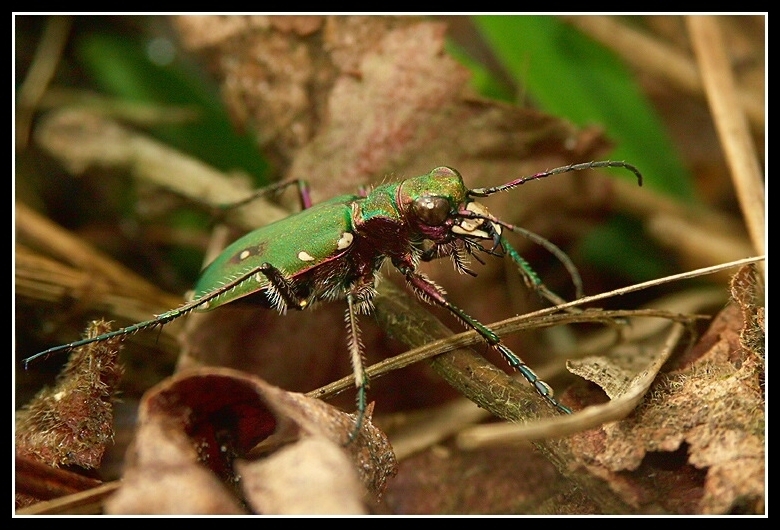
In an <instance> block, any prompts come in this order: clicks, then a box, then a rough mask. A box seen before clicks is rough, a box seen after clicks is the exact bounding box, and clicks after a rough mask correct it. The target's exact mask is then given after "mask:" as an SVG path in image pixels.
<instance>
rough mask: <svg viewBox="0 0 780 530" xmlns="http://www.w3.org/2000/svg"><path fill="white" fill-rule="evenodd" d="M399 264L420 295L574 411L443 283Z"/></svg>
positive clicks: (550, 399)
mask: <svg viewBox="0 0 780 530" xmlns="http://www.w3.org/2000/svg"><path fill="white" fill-rule="evenodd" d="M396 267H397V268H398V270H399V271H400V272H401V273H402V274H403V275H404V276H405V277H406V280H407V282H409V285H411V286H412V288H413V289H414V290H415V292H416V293H417V294H418V295H419V296H420V298H422V299H423V300H425V301H426V302H429V303H436V304H439V305H440V306H442V307H444V308H446V309H447V310H448V311H449V312H450V313H452V314H453V315H455V316H456V317H457V318H458V319H459V320H460V321H461V322H463V323H464V324H465V325H466V326H467V327H469V328H471V329H473V330H475V331H476V332H477V333H479V334H480V335H481V336H482V338H483V339H485V342H487V343H488V344H489V345H490V346H491V347H493V348H495V349H496V350H498V352H499V353H500V354H501V355H502V356H503V357H504V360H505V361H506V362H507V363H508V364H509V366H511V367H512V368H514V369H515V370H517V371H518V372H520V373H521V374H522V375H523V377H525V379H526V380H527V381H528V382H529V383H531V384H532V385H533V386H534V388H535V389H536V391H537V392H538V393H539V395H541V396H542V397H543V398H544V399H545V400H547V401H548V402H549V403H550V404H551V405H552V406H554V407H555V408H556V409H558V410H560V411H561V412H564V413H566V414H571V409H570V408H569V407H567V406H565V405H563V404H561V403H559V402H558V400H557V399H555V397H554V395H553V389H552V388H551V387H550V385H548V384H547V383H545V382H544V381H542V380H541V379H539V376H537V375H536V373H535V372H534V371H533V370H531V368H530V367H529V366H528V365H527V364H525V363H524V362H523V360H522V359H520V357H519V356H517V354H515V353H514V352H513V351H512V350H510V349H509V348H507V347H506V346H505V345H504V343H502V342H501V339H500V338H499V336H498V335H496V333H495V332H494V331H493V330H491V329H490V328H489V327H487V326H485V325H484V324H482V323H481V322H479V321H478V320H476V319H475V318H473V317H471V316H469V315H468V314H466V313H465V312H464V311H463V310H462V309H460V308H459V307H457V306H455V305H453V304H452V303H450V301H449V300H447V299H446V298H445V297H444V294H443V291H442V289H441V288H440V287H439V286H437V285H436V284H435V283H433V282H432V281H431V280H429V279H428V278H426V277H425V276H424V275H422V274H420V273H419V272H417V271H416V270H414V269H413V268H412V267H410V266H406V265H400V266H399V265H396Z"/></svg>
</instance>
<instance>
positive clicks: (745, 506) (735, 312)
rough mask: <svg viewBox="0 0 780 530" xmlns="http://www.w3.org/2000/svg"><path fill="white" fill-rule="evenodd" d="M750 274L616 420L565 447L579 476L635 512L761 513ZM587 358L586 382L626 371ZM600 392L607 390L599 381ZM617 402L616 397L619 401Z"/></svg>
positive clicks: (758, 354) (761, 418) (759, 387)
mask: <svg viewBox="0 0 780 530" xmlns="http://www.w3.org/2000/svg"><path fill="white" fill-rule="evenodd" d="M756 283H757V282H756V279H755V272H754V268H753V267H744V268H743V269H741V270H740V271H739V272H738V273H737V274H736V275H735V276H734V278H733V280H732V285H731V298H732V299H731V302H730V303H729V304H728V305H727V306H726V307H725V308H724V309H723V310H722V311H721V312H720V314H719V315H718V316H717V317H716V318H715V320H714V321H713V322H712V324H711V326H710V327H709V329H708V330H707V332H706V333H705V334H704V335H703V336H702V337H701V339H700V340H699V341H698V342H697V343H696V345H695V346H694V347H693V348H692V349H691V350H690V351H689V352H688V353H687V354H685V355H683V356H681V357H680V358H679V359H678V360H676V361H674V363H673V365H672V366H671V367H667V369H668V371H662V372H660V373H659V375H658V377H657V379H656V381H655V382H654V383H653V385H652V386H651V388H650V391H649V397H648V399H646V400H644V401H643V402H642V403H641V404H640V406H639V407H638V408H637V409H636V410H635V411H634V412H633V413H632V414H630V415H629V416H628V417H626V418H625V419H624V420H622V421H617V422H612V423H608V424H606V425H604V426H602V427H601V428H598V429H593V430H590V431H587V432H584V433H582V434H579V435H576V436H574V437H572V438H571V439H570V440H569V441H568V442H567V443H569V444H571V448H572V450H573V452H574V454H575V457H576V460H577V461H578V462H579V465H580V466H581V467H582V469H583V470H584V471H585V472H586V473H589V474H590V475H591V476H592V477H594V480H598V481H604V482H606V483H607V484H608V485H609V489H610V490H611V492H613V493H614V494H615V495H616V496H617V497H618V498H620V500H621V501H622V502H623V503H626V504H627V505H628V506H630V507H632V509H633V510H636V513H675V514H728V513H750V514H755V513H763V512H764V509H765V415H764V407H765V396H764V387H763V384H764V383H763V381H764V369H765V368H764V348H763V344H764V340H763V338H764V333H765V330H764V324H763V308H762V307H760V305H759V303H758V302H757V301H756V299H757V298H758V293H759V292H760V291H761V290H760V288H758V287H757V285H756ZM599 362H600V364H599V365H598V368H599V369H598V370H597V369H596V365H594V364H593V361H591V365H590V374H591V375H594V374H596V373H601V374H602V375H601V377H600V379H599V378H596V377H592V379H594V380H596V382H598V383H599V384H602V382H603V381H612V382H613V383H612V384H613V385H614V381H620V380H623V379H624V377H616V376H615V374H621V373H623V374H624V373H625V366H620V365H619V363H617V362H614V361H610V360H608V359H606V358H602V359H600V361H599ZM604 386H605V387H607V388H608V389H612V390H607V392H608V393H612V392H613V391H614V388H615V387H614V386H610V385H609V384H607V383H604ZM618 397H619V396H618Z"/></svg>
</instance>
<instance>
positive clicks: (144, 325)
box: [23, 265, 263, 368]
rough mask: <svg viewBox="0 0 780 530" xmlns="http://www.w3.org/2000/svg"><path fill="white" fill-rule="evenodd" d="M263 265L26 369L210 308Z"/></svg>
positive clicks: (43, 355) (71, 345) (66, 347)
mask: <svg viewBox="0 0 780 530" xmlns="http://www.w3.org/2000/svg"><path fill="white" fill-rule="evenodd" d="M262 268H263V265H261V266H259V267H255V268H253V269H251V270H249V271H247V272H245V273H244V274H242V275H240V276H238V277H237V278H234V279H233V280H231V281H229V282H228V283H226V284H225V285H223V286H221V287H219V288H217V289H214V290H213V291H210V292H209V293H207V294H204V295H203V296H201V297H200V298H198V299H197V300H192V301H191V302H187V303H186V304H182V305H180V306H179V307H177V308H176V309H171V310H170V311H166V312H165V313H161V314H159V315H157V316H156V317H155V318H153V319H151V320H145V321H143V322H138V323H137V324H133V325H132V326H127V327H124V328H121V329H117V330H115V331H111V332H109V333H104V334H103V335H98V336H97V337H91V338H88V339H82V340H77V341H75V342H69V343H68V344H62V345H61V346H55V347H54V348H49V349H48V350H45V351H42V352H40V353H36V354H35V355H33V356H31V357H28V358H26V359H25V360H24V361H23V362H24V367H25V368H27V366H28V365H29V364H30V363H31V362H33V361H35V360H36V359H39V358H44V359H46V358H48V357H49V356H50V355H52V354H54V353H57V352H59V351H68V350H72V349H73V348H78V347H79V346H84V345H85V344H92V343H93V342H101V341H104V340H108V339H110V338H112V337H121V336H124V335H130V334H132V333H136V332H138V331H141V330H144V329H149V328H154V327H156V326H162V325H164V324H167V323H168V322H171V321H172V320H176V319H177V318H179V317H183V316H184V315H186V314H187V313H189V312H190V311H192V310H194V309H196V308H198V307H200V306H204V307H208V304H209V303H210V302H211V301H212V300H214V299H215V298H218V297H220V296H222V295H223V294H225V293H226V292H228V291H230V290H231V289H234V288H235V287H237V286H238V285H239V284H241V283H243V282H245V281H246V280H248V279H249V278H251V277H252V276H254V275H255V274H257V273H259V272H262Z"/></svg>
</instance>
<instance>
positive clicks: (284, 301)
mask: <svg viewBox="0 0 780 530" xmlns="http://www.w3.org/2000/svg"><path fill="white" fill-rule="evenodd" d="M257 270H258V272H260V273H262V274H263V275H264V276H265V277H266V278H268V294H267V297H268V301H269V302H270V303H271V306H272V307H273V308H275V309H276V310H277V311H279V313H281V314H285V313H286V312H287V308H288V307H292V308H295V309H299V310H302V309H306V307H307V306H308V305H309V300H308V299H307V298H304V297H302V296H301V295H300V294H299V293H298V292H297V291H296V290H295V284H294V283H293V282H292V281H291V280H290V278H288V277H287V276H286V275H285V274H284V273H283V272H282V271H280V270H279V269H278V268H276V267H274V266H273V265H271V264H270V263H263V264H262V265H260V266H259V267H257Z"/></svg>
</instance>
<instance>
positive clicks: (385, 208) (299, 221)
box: [24, 160, 642, 441]
mask: <svg viewBox="0 0 780 530" xmlns="http://www.w3.org/2000/svg"><path fill="white" fill-rule="evenodd" d="M599 167H620V168H625V169H628V170H629V171H631V172H633V173H634V174H635V175H636V176H637V179H638V182H639V185H640V186H641V184H642V176H641V174H640V173H639V171H638V170H637V169H636V168H635V167H634V166H632V165H630V164H627V163H625V162H618V161H609V160H607V161H598V162H588V163H582V164H572V165H568V166H563V167H560V168H556V169H553V170H550V171H544V172H541V173H537V174H535V175H531V176H528V177H521V178H518V179H515V180H513V181H510V182H508V183H506V184H503V185H500V186H495V187H491V188H475V189H468V188H467V187H466V185H465V184H464V182H463V178H462V177H461V175H460V174H459V173H458V172H457V171H456V170H454V169H452V168H449V167H438V168H435V169H433V170H432V171H431V172H430V173H428V174H426V175H422V176H419V177H415V178H411V179H407V180H403V181H400V182H395V183H390V184H384V185H381V186H378V187H377V188H375V189H373V190H372V191H371V192H370V193H368V194H367V195H365V196H360V195H344V196H340V197H335V198H333V199H331V200H329V201H326V202H323V203H320V204H318V205H314V206H312V205H310V204H309V203H308V202H309V201H308V200H307V195H305V193H306V192H305V188H304V187H303V186H302V185H301V184H300V183H299V190H300V192H301V196H302V202H303V204H304V206H305V209H303V210H302V211H301V212H299V213H296V214H294V215H291V216H290V217H288V218H285V219H282V220H280V221H277V222H275V223H272V224H270V225H267V226H264V227H262V228H259V229H257V230H254V231H252V232H250V233H248V234H247V235H245V236H244V237H242V238H240V239H238V240H237V241H236V242H234V243H233V244H231V245H229V246H228V247H227V248H226V249H225V250H224V251H223V252H222V253H221V254H220V255H219V256H218V257H217V258H216V259H215V260H214V261H213V262H212V263H211V264H210V265H209V266H208V267H207V268H206V269H205V270H204V271H203V273H202V275H201V277H200V279H199V280H198V282H197V284H196V286H195V289H194V295H193V297H192V300H191V301H190V302H187V303H186V304H184V305H182V306H180V307H178V308H176V309H173V310H171V311H167V312H165V313H163V314H161V315H158V316H157V317H155V318H154V319H151V320H147V321H144V322H139V323H137V324H133V325H131V326H127V327H125V328H122V329H119V330H116V331H113V332H110V333H106V334H104V335H100V336H98V337H93V338H89V339H83V340H79V341H75V342H71V343H69V344H64V345H61V346H56V347H54V348H50V349H48V350H45V351H43V352H40V353H38V354H36V355H34V356H32V357H29V358H28V359H25V361H24V362H25V365H27V364H28V363H30V362H31V361H33V360H35V359H37V358H40V357H46V356H48V355H51V354H52V353H55V352H57V351H62V350H69V349H72V348H75V347H78V346H82V345H84V344H89V343H92V342H98V341H102V340H106V339H109V338H111V337H117V336H124V335H127V334H130V333H134V332H137V331H140V330H143V329H147V328H152V327H155V326H158V325H163V324H165V323H167V322H170V321H171V320H174V319H176V318H179V317H181V316H183V315H185V314H187V313H189V312H190V311H193V310H198V311H202V310H209V309H215V308H217V307H219V306H222V305H224V304H227V303H232V302H235V301H239V300H240V301H242V302H252V303H256V304H259V305H261V306H265V307H269V308H274V309H276V310H277V311H279V312H280V313H285V312H286V311H287V310H288V309H298V310H303V309H306V308H308V307H310V306H312V305H314V304H315V303H317V302H321V301H330V300H338V299H345V300H346V301H347V309H346V321H347V332H348V339H347V343H348V347H349V351H350V356H351V360H352V366H353V372H354V378H355V385H356V387H357V390H358V393H357V417H356V422H355V428H354V429H353V431H352V433H351V434H350V437H349V440H350V441H351V440H353V439H354V438H355V436H356V435H357V433H358V432H359V430H360V428H361V425H362V422H363V416H364V413H365V409H366V389H367V386H368V378H367V377H366V374H365V371H364V369H363V359H362V357H363V356H362V345H361V342H360V338H359V335H360V331H359V327H358V318H357V317H358V315H359V314H368V313H370V312H371V310H372V308H373V306H372V299H373V297H374V296H375V295H376V290H375V288H374V285H375V283H376V277H377V274H378V270H379V268H380V267H381V265H382V263H383V262H384V261H385V260H387V259H389V260H390V261H391V262H392V264H393V265H394V266H395V268H396V269H397V270H398V271H399V272H400V273H401V274H402V275H403V276H404V277H405V278H406V280H407V284H408V285H409V286H410V288H411V289H412V290H413V291H415V292H416V293H417V294H418V296H419V297H420V298H422V299H423V300H425V301H426V302H429V303H434V304H438V305H440V306H442V307H444V308H446V309H447V310H449V311H450V312H451V313H452V314H453V315H454V316H455V317H456V318H457V319H458V320H460V321H461V322H462V323H463V324H464V325H465V326H466V327H468V328H471V329H473V330H475V331H477V332H478V333H479V334H480V335H481V336H482V338H483V339H484V340H485V342H487V344H488V345H490V346H491V347H493V348H494V349H496V350H497V351H499V352H500V353H501V355H502V356H503V357H504V359H505V360H506V361H507V363H508V364H509V365H510V366H512V367H513V368H514V369H516V370H517V371H519V372H520V373H521V374H522V375H523V376H524V377H525V379H526V380H528V382H529V383H531V384H532V385H533V386H534V388H535V389H536V390H537V392H538V393H539V394H540V395H541V396H542V397H543V398H544V399H545V400H546V401H547V402H549V403H550V404H551V405H552V406H554V407H555V408H557V409H558V410H559V411H561V412H564V413H570V412H571V410H570V409H569V408H568V407H566V406H565V405H563V404H561V403H559V402H558V401H557V399H556V398H555V397H554V396H553V390H552V389H551V388H550V386H549V385H547V384H546V383H545V382H544V381H542V380H541V379H539V377H538V376H537V375H536V374H535V373H534V372H533V370H531V368H529V367H528V366H527V365H526V364H525V363H524V362H523V361H522V360H521V359H520V357H519V356H517V355H516V354H515V353H514V352H512V350H510V349H509V348H508V347H506V346H505V345H504V344H503V343H502V342H501V339H500V338H499V337H498V335H496V334H495V333H494V332H493V331H492V330H491V329H490V328H489V327H488V326H485V325H484V324H482V323H480V322H479V321H477V320H476V319H474V318H473V317H471V316H469V315H468V314H467V313H465V312H464V311H463V310H461V309H460V308H458V307H456V306H454V305H453V304H451V303H450V302H449V301H448V300H447V298H446V297H445V295H444V291H443V290H442V289H441V288H440V287H439V286H437V285H436V284H435V283H434V282H433V281H431V280H430V279H429V278H427V277H426V276H425V275H423V274H421V273H420V272H418V270H417V266H418V264H419V262H420V261H431V260H433V259H438V258H441V257H446V256H450V257H451V258H452V261H453V264H454V266H455V268H456V269H457V270H459V271H460V272H463V273H467V274H471V275H475V274H474V273H473V272H472V271H471V270H469V269H468V267H467V261H468V257H469V256H470V255H471V256H474V257H475V258H476V259H477V260H479V261H481V260H480V259H479V257H478V256H477V255H476V253H477V252H484V253H487V254H491V255H498V256H501V255H504V254H508V255H509V256H510V258H511V259H512V260H513V261H514V262H515V263H516V265H517V266H518V270H519V272H520V273H521V275H522V276H523V279H524V280H525V282H526V284H527V285H528V286H529V287H531V288H532V289H534V290H536V291H537V292H538V293H540V294H541V295H542V296H544V297H545V298H547V299H548V300H550V301H552V302H553V303H560V302H561V298H560V297H558V296H557V295H555V294H554V293H552V292H551V291H549V290H548V289H547V288H546V287H545V286H544V284H543V283H542V281H541V280H540V279H539V277H538V276H537V275H536V274H535V273H534V272H533V270H532V269H531V267H530V265H529V264H528V263H527V262H526V261H525V260H524V259H523V258H522V257H521V256H520V254H519V253H518V252H517V251H516V250H515V249H514V248H513V247H512V246H511V244H510V243H509V241H508V240H507V239H506V237H505V236H504V235H503V229H509V230H511V231H513V232H516V233H519V234H521V235H523V236H525V237H527V238H529V239H531V240H533V241H534V242H537V243H539V244H541V245H542V246H544V247H545V248H546V249H547V250H549V251H550V252H552V253H553V254H555V256H556V257H558V258H559V259H560V260H561V261H562V262H563V263H564V265H565V266H566V267H567V269H568V270H569V272H570V274H571V276H572V280H573V282H574V284H575V286H576V288H577V295H578V297H579V296H581V294H582V293H581V281H580V279H579V274H578V273H577V270H576V267H574V265H573V264H572V263H571V260H570V259H569V258H568V257H567V256H566V255H565V254H564V253H563V252H562V251H561V250H560V249H558V247H556V246H555V245H553V244H552V243H551V242H549V241H547V240H545V239H544V238H542V237H541V236H538V235H536V234H534V233H532V232H529V231H527V230H525V229H522V228H520V227H516V226H514V225H511V224H509V223H506V222H504V221H501V220H500V219H497V218H496V217H494V216H492V215H491V214H490V213H489V212H488V210H487V208H485V207H484V206H483V205H482V204H480V203H478V202H477V201H475V200H474V198H475V197H487V196H489V195H492V194H494V193H498V192H500V191H505V190H509V189H512V188H514V187H517V186H519V185H521V184H524V183H525V182H528V181H531V180H537V179H540V178H544V177H548V176H551V175H556V174H560V173H566V172H569V171H579V170H584V169H591V168H599ZM287 184H289V183H285V184H282V185H281V186H278V185H277V186H276V187H275V189H279V188H281V187H284V186H286V185H287ZM486 241H490V242H492V245H491V246H490V247H489V248H486V247H484V246H483V243H484V242H486Z"/></svg>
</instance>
